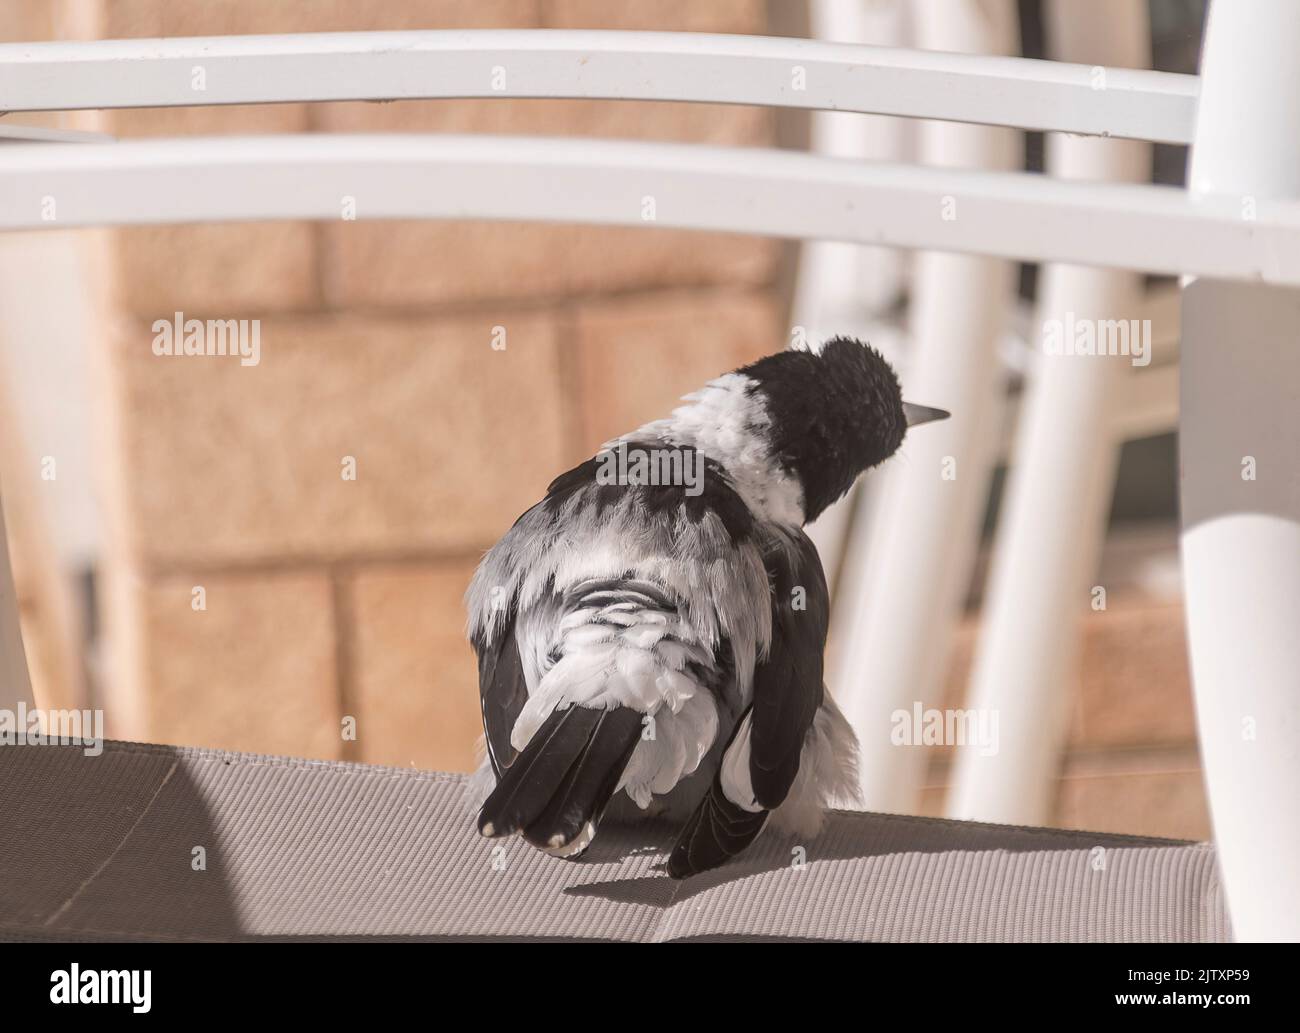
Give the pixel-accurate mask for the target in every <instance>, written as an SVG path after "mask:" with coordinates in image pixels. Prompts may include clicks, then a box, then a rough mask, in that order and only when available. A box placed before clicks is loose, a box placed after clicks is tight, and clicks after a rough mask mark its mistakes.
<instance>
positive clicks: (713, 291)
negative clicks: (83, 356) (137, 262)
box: [118, 243, 778, 324]
mask: <svg viewBox="0 0 1300 1033" xmlns="http://www.w3.org/2000/svg"><path fill="white" fill-rule="evenodd" d="M324 266H325V260H324V246H323V243H322V246H321V249H320V252H319V254H318V256H317V268H318V274H317V279H318V280H319V281H320V282H319V283H318V285H317V288H318V291H319V292H320V293H321V302H320V304H319V305H314V306H309V307H306V308H284V309H268V308H265V307H262V308H256V307H254V308H248V309H244V308H242V307H241V308H240V312H241V313H242V315H243V317H244V318H250V319H265V320H271V319H319V320H321V321H328V320H333V319H337V318H340V317H349V318H360V319H367V318H369V319H382V320H388V321H391V322H394V323H402V322H411V323H413V322H419V321H429V320H439V319H469V318H472V317H474V316H483V315H484V314H485V313H486V312H488V311H491V312H492V313H494V314H495V313H501V314H503V315H506V316H511V315H546V314H548V313H551V312H554V311H555V306H556V305H557V304H558V305H562V306H565V307H568V308H574V309H577V308H580V307H583V306H588V305H600V304H604V303H618V302H624V301H637V300H646V301H670V300H673V299H691V300H706V299H709V300H712V299H716V298H718V297H719V296H722V297H736V298H745V297H756V296H763V295H765V294H768V293H770V292H772V291H773V290H775V289H777V287H778V284H777V282H776V281H775V280H772V279H768V280H765V281H764V282H762V283H754V284H733V283H715V284H687V285H675V286H662V287H630V288H627V289H624V290H617V291H610V292H605V293H595V294H575V295H567V296H564V297H560V298H537V299H536V300H531V299H519V298H474V299H467V300H464V301H455V302H447V303H435V304H418V303H417V304H390V305H385V304H368V305H356V304H347V303H343V304H335V303H334V302H332V301H331V300H330V299H329V297H328V292H327V290H326V285H325V283H324V279H325V276H324ZM174 307H175V306H172V307H171V308H174ZM118 312H119V313H120V314H121V315H122V316H123V317H124V318H126V319H128V320H132V321H135V322H138V323H142V324H148V323H151V322H152V321H153V320H154V319H157V318H159V313H158V311H152V312H142V311H139V310H136V309H131V308H128V307H127V306H125V305H123V306H119V307H118ZM165 315H171V310H170V309H169V310H168V311H167V312H166V313H165ZM185 315H186V317H188V318H192V319H218V318H220V319H225V318H229V316H230V306H223V307H222V308H221V310H220V311H215V310H213V311H209V310H208V309H204V308H195V307H194V306H192V305H191V306H190V307H189V308H187V309H186V310H185Z"/></svg>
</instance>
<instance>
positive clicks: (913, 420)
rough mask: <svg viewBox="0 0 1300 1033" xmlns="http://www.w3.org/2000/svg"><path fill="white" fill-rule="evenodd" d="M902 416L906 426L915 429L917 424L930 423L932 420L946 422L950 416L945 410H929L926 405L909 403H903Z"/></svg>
mask: <svg viewBox="0 0 1300 1033" xmlns="http://www.w3.org/2000/svg"><path fill="white" fill-rule="evenodd" d="M903 415H904V416H905V417H906V418H907V425H908V426H909V427H915V426H917V425H918V424H921V423H931V422H933V421H934V420H946V419H947V418H948V417H949V416H951V415H952V414H951V413H950V412H948V410H947V409H931V408H930V407H929V406H928V405H913V404H912V403H911V402H904V403H903Z"/></svg>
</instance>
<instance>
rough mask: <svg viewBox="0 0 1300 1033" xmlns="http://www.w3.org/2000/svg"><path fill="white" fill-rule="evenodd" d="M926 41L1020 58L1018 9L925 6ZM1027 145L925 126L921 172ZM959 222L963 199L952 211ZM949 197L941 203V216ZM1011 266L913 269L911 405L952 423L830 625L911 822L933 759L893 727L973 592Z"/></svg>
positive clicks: (863, 736)
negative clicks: (898, 740) (940, 413)
mask: <svg viewBox="0 0 1300 1033" xmlns="http://www.w3.org/2000/svg"><path fill="white" fill-rule="evenodd" d="M916 11H917V17H918V24H917V43H918V44H919V45H920V46H921V47H923V48H926V49H931V50H953V51H969V52H974V53H992V54H1010V53H1014V52H1016V51H1017V50H1018V45H1017V35H1016V11H1015V7H1014V5H1013V4H1010V3H994V4H975V3H963V4H952V3H948V2H938V3H924V4H921V5H919V6H918V7H917V8H916ZM1018 146H1019V138H1018V135H1017V134H1016V133H1014V132H1012V131H1010V130H1006V129H1000V128H996V127H989V126H970V125H955V124H952V123H931V124H926V125H925V126H924V127H923V129H922V132H921V142H920V151H921V160H922V161H923V162H924V163H926V164H931V165H947V166H954V167H965V168H985V169H1007V168H1011V167H1013V166H1014V165H1015V164H1016V163H1017V162H1018V161H1019V150H1018ZM949 200H951V201H953V202H955V205H956V207H955V208H950V209H949V211H950V212H951V214H952V215H953V216H954V219H955V222H954V224H960V220H961V218H962V208H961V204H962V201H961V198H953V199H949ZM943 203H944V202H943V199H941V198H935V204H936V215H938V214H939V211H940V209H939V206H940V205H941V204H943ZM1014 272H1015V270H1014V267H1013V266H1012V265H1011V263H1009V262H1006V261H1003V260H1000V259H993V258H982V257H975V256H967V255H952V254H946V253H937V252H927V253H925V254H922V255H919V256H918V257H917V260H916V264H915V275H914V283H913V292H912V298H911V313H912V316H911V329H910V333H911V336H912V341H913V344H912V347H913V356H914V357H913V361H912V362H911V363H909V366H908V371H907V380H906V382H905V383H904V384H903V390H904V392H905V395H906V397H907V398H908V400H909V401H913V402H917V403H919V404H921V405H933V406H938V407H941V408H944V409H948V410H949V411H950V412H951V413H952V418H951V419H949V420H945V421H943V422H942V423H937V424H934V425H932V426H927V427H925V428H923V429H922V430H921V431H920V432H918V433H917V434H915V435H912V436H910V437H909V440H907V441H905V442H904V444H903V447H902V449H901V451H900V454H899V455H898V456H896V457H895V459H894V460H893V462H892V463H891V464H889V466H888V468H887V470H886V471H885V473H884V475H883V481H882V483H881V485H880V492H881V495H880V498H879V500H878V508H877V509H876V511H875V512H874V514H873V519H872V521H871V523H870V525H869V526H868V527H867V528H866V534H867V536H868V540H869V542H870V545H869V547H868V548H867V549H865V550H859V549H858V548H857V544H856V543H854V548H853V549H852V550H851V551H850V555H855V554H856V555H861V556H863V557H864V559H865V562H866V571H865V574H863V575H862V576H849V575H848V572H846V576H845V578H844V584H843V585H842V586H841V592H840V593H839V595H838V596H837V598H836V602H835V613H834V614H833V615H832V625H831V640H832V641H831V652H830V656H829V669H828V674H829V677H828V681H829V683H830V687H831V691H832V693H833V694H834V695H835V698H836V700H837V701H838V702H839V704H840V706H841V707H842V708H843V710H844V713H845V715H846V716H847V717H848V719H849V721H850V723H851V724H852V725H853V727H854V730H855V731H856V732H857V733H858V739H859V742H860V744H861V747H862V753H861V764H860V775H861V787H862V797H863V803H864V804H865V806H866V807H867V808H868V809H873V810H883V811H896V812H902V813H911V812H912V811H914V810H915V809H916V807H917V804H918V802H919V801H918V797H919V794H920V790H921V787H922V784H923V781H924V776H925V764H924V762H925V757H926V752H927V751H925V750H921V749H914V748H910V747H906V746H902V747H900V746H899V745H896V744H895V741H894V737H893V736H892V735H891V733H892V732H893V730H894V728H895V723H894V716H895V715H896V714H897V713H898V712H899V711H902V712H905V713H908V714H910V713H911V712H912V708H913V705H914V704H915V703H916V702H917V701H920V702H922V703H923V704H925V705H931V704H932V701H933V700H935V699H936V698H937V697H938V695H939V694H940V685H941V681H942V677H943V661H944V659H945V657H946V655H947V653H948V651H949V646H950V643H951V640H952V634H953V631H954V628H955V624H956V616H957V609H958V607H959V605H960V600H961V598H962V595H963V593H964V592H965V589H966V586H967V584H968V582H969V574H970V567H971V563H972V561H973V558H974V552H975V541H976V537H977V534H978V531H977V527H978V521H979V516H980V507H981V506H982V504H983V502H984V499H985V497H986V492H987V487H988V473H989V467H990V465H991V463H992V457H993V452H994V442H995V439H996V433H995V431H996V428H995V427H994V423H995V412H994V400H995V389H994V387H995V382H996V378H997V370H998V354H997V345H998V341H999V338H1000V335H1001V333H1002V330H1003V327H1004V326H1005V325H1006V317H1007V312H1008V309H1009V308H1010V305H1011V299H1012V297H1013V292H1014V290H1015V279H1014Z"/></svg>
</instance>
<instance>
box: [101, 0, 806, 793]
mask: <svg viewBox="0 0 1300 1033" xmlns="http://www.w3.org/2000/svg"><path fill="white" fill-rule="evenodd" d="M94 6H95V7H96V10H94V11H93V12H92V14H93V15H94V18H93V19H87V20H86V21H85V22H83V25H82V29H83V31H87V32H88V34H89V35H92V36H98V37H133V36H183V35H206V34H218V33H252V32H287V31H295V30H299V31H301V30H308V29H310V30H318V31H319V30H361V29H380V28H387V29H404V28H455V27H478V28H491V27H520V28H523V27H541V26H550V27H566V26H574V27H586V28H636V27H648V26H653V27H656V28H665V29H695V30H702V31H718V32H763V31H764V30H765V26H766V15H765V10H764V6H763V4H762V3H759V2H748V0H746V2H734V3H712V4H695V3H689V2H680V3H668V4H650V5H617V4H605V3H587V2H573V0H539V2H518V0H487V2H483V0H479V2H475V3H469V2H462V0H456V2H450V0H401V2H398V0H371V2H353V3H342V2H340V3H319V2H305V0H304V2H289V3H274V4H268V3H263V2H258V0H223V2H207V3H178V2H175V0H128V2H126V3H119V2H104V3H102V4H97V5H94ZM624 6H626V7H627V9H628V10H630V11H635V10H637V9H644V10H645V12H646V13H645V14H643V15H641V16H637V15H635V14H631V15H629V14H626V13H623V14H620V13H619V12H620V9H621V8H623V7H624ZM83 17H84V14H83ZM99 125H100V126H101V127H102V128H104V129H106V130H107V131H109V132H112V133H115V134H117V135H119V136H123V137H133V136H149V135H160V134H212V133H218V134H224V133H263V132H308V131H322V132H329V131H351V132H368V131H369V132H376V131H385V132H392V131H418V132H433V131H454V132H515V133H534V134H556V135H558V134H564V135H582V134H590V135H601V136H616V137H647V138H653V139H673V140H687V141H707V142H711V143H719V144H733V145H762V144H770V143H772V142H773V140H774V134H775V132H776V129H775V119H774V116H773V115H772V114H771V113H770V112H767V111H762V110H757V109H749V108H739V107H730V108H728V107H714V106H692V105H655V104H639V103H613V104H611V103H599V102H542V101H509V100H506V101H457V102H427V103H419V102H398V103H390V104H360V103H358V104H325V105H316V106H309V105H283V106H265V107H248V108H243V107H241V108H226V109H210V110H193V111H186V110H172V111H169V110H151V111H131V112H111V113H106V114H105V115H103V116H100V118H99ZM782 247H783V246H782V245H780V244H779V243H777V242H774V241H767V240H760V239H746V238H739V237H727V236H712V235H687V234H682V233H674V232H671V231H661V230H655V229H650V230H640V229H637V230H630V229H602V228H587V227H573V226H558V227H549V226H542V225H514V224H506V223H496V224H487V223H417V222H364V221H355V222H343V221H339V222H338V223H336V224H330V225H326V224H319V225H311V224H305V223H271V224H262V225H253V224H249V225H218V226H187V227H158V228H153V227H150V228H142V229H129V230H121V231H115V232H113V233H112V234H111V235H109V238H108V240H107V241H106V242H105V245H104V247H103V254H102V259H103V261H104V262H105V264H106V266H107V268H106V270H105V273H106V276H107V281H108V282H109V283H111V284H112V285H113V287H112V289H111V291H110V292H109V294H108V297H107V299H106V306H107V308H108V309H109V311H108V312H107V313H106V318H105V323H106V325H109V326H112V327H113V328H114V331H113V334H112V338H111V340H109V341H106V342H105V345H106V347H107V349H108V355H107V363H106V365H105V369H104V377H103V381H102V384H103V390H104V392H105V395H106V399H107V401H108V402H109V406H108V410H109V411H108V420H109V422H108V424H107V426H106V434H107V436H106V438H105V441H104V446H105V447H104V448H103V458H104V462H105V464H106V468H105V473H106V478H105V482H106V483H105V487H106V489H107V492H108V495H109V498H110V503H111V505H110V510H111V514H112V520H111V524H112V530H111V537H110V539H109V545H108V548H107V550H106V556H107V560H108V565H107V566H106V569H105V570H104V571H103V575H104V579H105V581H106V586H105V590H104V591H103V593H102V597H103V600H104V602H105V605H104V607H103V617H104V620H105V626H106V630H107V631H108V635H109V645H110V649H111V651H112V655H111V661H112V663H111V667H110V670H109V680H108V682H107V683H106V689H107V692H108V696H109V701H110V705H109V707H108V714H109V716H110V719H111V718H112V717H113V716H114V715H118V716H119V717H120V716H121V715H129V718H128V720H125V721H120V723H118V725H117V727H116V730H115V732H114V734H117V735H125V736H129V737H131V738H142V739H151V740H161V741H165V742H187V743H200V744H205V745H212V746H223V747H235V748H240V749H248V750H259V751H272V752H282V753H293V754H302V755H307V756H313V757H346V758H351V759H357V760H364V761H372V762H379V763H386V764H397V765H416V766H420V767H436V768H446V769H452V770H467V769H470V768H471V767H472V766H473V764H474V742H475V739H476V738H477V736H478V734H479V731H480V728H479V713H478V690H477V675H476V669H475V666H474V662H473V658H472V655H471V653H470V650H469V647H468V646H467V645H466V643H465V640H464V634H463V632H464V624H465V618H464V612H463V608H462V604H461V597H462V595H463V593H464V591H465V587H466V585H467V583H468V580H469V577H470V574H471V572H472V570H473V567H474V565H475V563H476V562H477V560H478V558H479V556H480V555H481V554H482V552H483V550H485V549H486V548H487V547H488V546H490V545H491V544H492V542H493V541H494V540H495V539H496V538H497V537H498V536H499V535H500V534H501V533H503V532H504V531H505V530H506V529H507V528H508V527H509V526H510V524H511V523H512V522H513V521H514V519H515V517H516V516H518V514H519V513H520V512H521V511H522V510H524V509H526V508H527V507H528V506H529V505H531V504H532V503H533V502H534V501H536V500H537V499H538V498H539V497H540V496H541V495H542V494H543V493H544V491H545V488H546V485H547V483H548V482H549V481H550V479H551V478H552V477H553V476H554V475H555V474H556V473H558V472H560V471H561V470H563V469H566V468H567V467H568V466H571V465H573V464H574V463H575V462H577V461H580V460H581V459H582V458H585V457H586V456H587V455H589V454H591V453H592V452H593V451H594V450H595V449H596V448H597V447H598V446H599V444H600V442H601V441H602V440H604V439H605V438H607V437H609V436H612V435H614V434H617V433H621V432H623V431H625V430H628V429H631V428H632V427H634V426H636V425H637V424H638V423H640V422H642V421H644V420H646V419H650V418H653V417H655V416H658V415H661V414H662V413H664V412H665V411H667V409H668V408H670V407H671V406H672V404H673V402H674V401H675V399H677V398H678V397H679V396H680V395H681V394H683V393H685V392H686V391H688V390H691V389H693V388H694V387H696V386H698V385H699V383H700V382H701V381H702V380H704V379H706V378H708V377H710V376H714V375H716V374H718V373H719V372H722V371H724V370H725V369H727V368H729V367H732V366H735V365H737V364H738V363H741V362H745V361H748V360H750V359H753V358H756V357H758V356H759V355H762V354H764V353H766V352H770V351H773V350H775V349H777V348H780V347H781V346H782V345H783V343H784V337H785V333H784V330H783V323H784V312H783V302H782V301H781V297H782V292H781V291H780V290H778V286H777V284H778V279H779V277H780V270H781V267H782V263H781V252H782ZM176 311H182V312H184V313H185V316H186V317H187V318H188V317H194V318H200V319H204V318H238V319H254V318H256V319H260V320H261V324H262V325H261V343H262V360H261V363H260V365H258V366H256V367H243V366H241V365H239V363H238V362H232V361H230V360H226V359H221V358H199V359H187V360H184V361H173V360H168V359H165V358H162V359H160V358H158V357H156V356H154V355H153V354H152V351H151V349H150V342H151V341H152V337H153V334H152V331H151V329H150V326H151V324H152V323H153V321H154V320H155V319H159V318H162V319H167V320H171V318H172V314H173V313H174V312H176ZM495 326H501V327H504V328H505V331H506V347H505V349H504V350H494V349H493V347H492V339H493V328H494V327H495ZM348 456H351V457H354V458H355V460H356V470H357V477H356V480H355V481H350V480H344V479H343V477H342V476H341V473H342V469H341V464H342V462H343V460H344V457H348ZM195 587H202V588H203V589H204V591H205V594H206V607H207V608H206V610H204V611H196V610H194V609H193V608H192V606H191V600H192V593H193V589H194V588H195ZM345 715H350V716H354V717H355V718H356V721H357V738H356V741H355V742H352V741H344V740H342V738H341V736H340V722H341V720H342V718H343V717H344V716H345Z"/></svg>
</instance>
